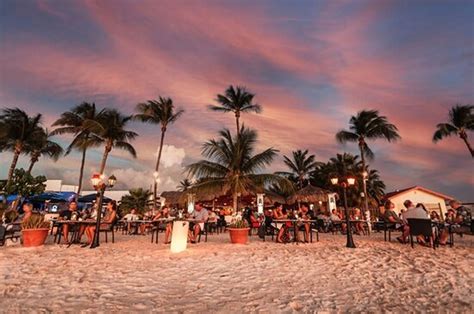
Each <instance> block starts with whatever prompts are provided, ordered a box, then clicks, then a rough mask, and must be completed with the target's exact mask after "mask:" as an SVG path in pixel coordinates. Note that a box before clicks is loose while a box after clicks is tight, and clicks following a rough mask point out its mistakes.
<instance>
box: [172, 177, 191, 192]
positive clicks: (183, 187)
mask: <svg viewBox="0 0 474 314" xmlns="http://www.w3.org/2000/svg"><path fill="white" fill-rule="evenodd" d="M192 185H193V184H192V182H191V180H189V179H184V180H181V181H179V185H178V186H177V187H176V188H177V189H178V191H180V192H185V191H187V190H189V188H191V186H192Z"/></svg>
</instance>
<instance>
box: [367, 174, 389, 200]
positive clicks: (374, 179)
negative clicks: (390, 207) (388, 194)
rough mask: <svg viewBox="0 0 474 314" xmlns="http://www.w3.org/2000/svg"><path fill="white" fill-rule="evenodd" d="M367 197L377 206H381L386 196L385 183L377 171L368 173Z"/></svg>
mask: <svg viewBox="0 0 474 314" xmlns="http://www.w3.org/2000/svg"><path fill="white" fill-rule="evenodd" d="M367 195H368V196H369V197H370V198H371V199H372V200H373V201H374V202H373V203H374V204H373V205H375V206H378V205H380V204H381V201H382V199H383V196H384V195H385V183H384V182H383V181H382V180H381V179H380V174H379V172H378V170H376V169H372V170H370V171H368V176H367Z"/></svg>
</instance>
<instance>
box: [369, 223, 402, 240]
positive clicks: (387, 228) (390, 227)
mask: <svg viewBox="0 0 474 314" xmlns="http://www.w3.org/2000/svg"><path fill="white" fill-rule="evenodd" d="M374 228H375V229H376V230H383V238H384V241H385V242H387V233H388V242H390V241H391V240H392V232H393V231H396V230H397V228H396V226H395V223H393V222H386V221H378V222H376V223H375V225H374Z"/></svg>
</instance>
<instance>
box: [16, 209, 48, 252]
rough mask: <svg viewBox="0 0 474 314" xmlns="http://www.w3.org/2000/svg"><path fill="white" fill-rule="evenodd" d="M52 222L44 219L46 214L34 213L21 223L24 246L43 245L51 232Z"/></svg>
mask: <svg viewBox="0 0 474 314" xmlns="http://www.w3.org/2000/svg"><path fill="white" fill-rule="evenodd" d="M49 226H50V223H49V222H47V221H44V216H43V215H40V214H33V215H31V217H30V218H28V219H26V220H25V221H23V222H22V223H21V235H22V237H23V246H26V247H31V246H41V245H43V244H44V242H45V241H46V238H47V237H48V233H49Z"/></svg>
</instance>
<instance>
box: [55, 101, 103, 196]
mask: <svg viewBox="0 0 474 314" xmlns="http://www.w3.org/2000/svg"><path fill="white" fill-rule="evenodd" d="M102 113H103V111H101V112H97V109H96V106H95V103H87V102H83V103H81V104H80V105H77V106H76V107H74V108H73V109H72V110H71V111H66V112H64V113H62V114H61V117H60V118H59V119H58V120H56V121H55V122H54V123H53V126H60V127H58V128H56V129H55V130H53V131H52V132H51V135H57V134H74V138H73V140H72V142H71V144H70V145H69V146H68V147H67V149H66V153H65V155H68V154H69V153H71V151H72V150H73V149H77V150H79V151H81V152H82V158H81V166H80V171H79V184H78V187H77V194H80V193H81V191H82V180H83V177H84V165H85V162H86V152H87V149H88V148H90V147H93V146H98V145H99V144H100V143H101V142H102V140H101V139H100V138H99V137H98V136H97V135H95V134H93V133H92V132H91V131H90V129H89V127H88V124H90V122H87V121H97V117H98V115H99V114H102ZM86 122H87V123H86Z"/></svg>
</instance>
